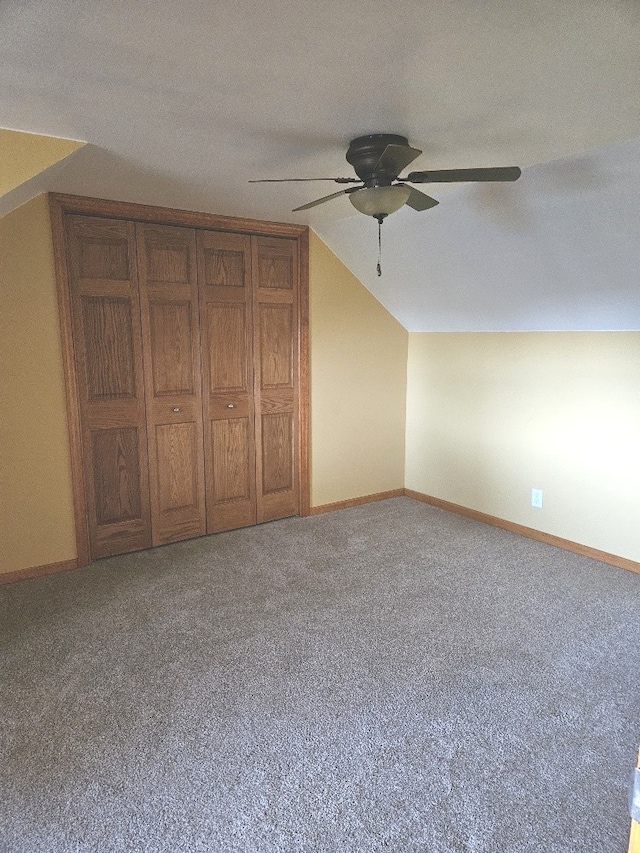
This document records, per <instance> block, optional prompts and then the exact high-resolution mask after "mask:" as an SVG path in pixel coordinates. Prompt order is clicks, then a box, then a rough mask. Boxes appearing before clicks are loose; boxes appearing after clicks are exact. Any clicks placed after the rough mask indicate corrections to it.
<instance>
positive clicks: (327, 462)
mask: <svg viewBox="0 0 640 853" xmlns="http://www.w3.org/2000/svg"><path fill="white" fill-rule="evenodd" d="M309 288H310V312H311V317H310V326H311V448H312V453H311V457H312V458H311V506H319V505H321V504H327V503H333V502H334V501H342V500H347V499H348V498H353V497H358V496H361V495H370V494H375V493H377V492H384V491H387V490H390V489H401V488H402V487H403V484H404V421H405V405H406V364H407V341H408V334H407V332H406V331H405V329H403V327H402V326H401V325H400V324H399V323H398V322H397V321H396V320H394V319H393V317H392V316H391V315H390V314H389V313H388V311H387V310H386V309H385V308H383V307H382V305H381V304H380V303H379V302H378V301H377V300H376V299H375V298H374V297H373V296H372V295H371V294H370V293H369V291H368V290H367V289H366V288H365V287H363V285H362V284H361V283H360V282H359V281H358V279H356V278H355V276H353V275H352V274H351V273H350V272H349V270H348V269H347V268H346V267H345V266H344V264H342V263H341V261H339V260H338V258H337V257H336V256H335V255H334V254H333V252H331V250H330V249H329V248H328V247H327V246H326V245H325V244H324V243H323V242H322V240H321V239H320V238H319V237H318V236H317V235H316V234H314V233H313V232H311V234H310V268H309Z"/></svg>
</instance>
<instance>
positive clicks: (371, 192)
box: [349, 184, 411, 216]
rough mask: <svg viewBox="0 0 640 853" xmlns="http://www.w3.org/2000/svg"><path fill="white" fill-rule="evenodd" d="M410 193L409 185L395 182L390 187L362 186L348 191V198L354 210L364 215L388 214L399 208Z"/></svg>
mask: <svg viewBox="0 0 640 853" xmlns="http://www.w3.org/2000/svg"><path fill="white" fill-rule="evenodd" d="M410 195H411V187H407V186H405V185H404V184H396V185H395V186H390V187H363V188H362V189H361V190H356V191H355V192H353V193H349V200H350V201H351V204H352V205H353V206H354V207H355V209H356V210H359V211H360V213H364V214H365V215H366V216H388V215H389V214H390V213H395V212H396V210H400V208H401V207H402V205H403V204H405V203H406V201H407V199H408V198H409V196H410Z"/></svg>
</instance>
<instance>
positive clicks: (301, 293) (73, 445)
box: [49, 193, 310, 566]
mask: <svg viewBox="0 0 640 853" xmlns="http://www.w3.org/2000/svg"><path fill="white" fill-rule="evenodd" d="M49 209H50V214H51V233H52V237H53V255H54V265H55V276H56V284H57V292H58V310H59V316H60V339H61V343H62V362H63V372H64V382H65V390H66V400H67V422H68V433H69V450H70V458H71V482H72V490H73V507H74V521H75V532H76V549H77V554H78V557H77V560H78V566H86V565H88V564H89V563H90V562H91V552H90V547H89V526H88V519H87V505H86V497H85V491H84V477H83V458H82V424H81V419H80V402H79V394H78V390H79V386H78V376H77V372H76V353H75V345H74V340H73V327H72V322H71V317H72V314H71V293H70V282H69V268H68V263H67V245H66V236H65V227H64V222H65V216H66V215H67V214H79V215H83V214H84V215H86V216H101V217H104V218H105V219H124V220H129V221H133V222H147V223H154V224H157V225H178V226H185V227H188V228H200V229H207V230H210V231H232V232H236V233H242V234H251V235H263V236H268V237H289V238H293V239H295V240H296V242H297V246H298V270H299V288H298V336H297V337H298V389H299V391H298V430H299V434H298V460H297V461H298V488H299V490H300V515H301V516H303V517H304V516H307V515H309V514H310V510H309V504H310V478H309V471H310V457H309V454H310V445H309V420H310V418H309V400H310V398H309V229H308V228H307V227H306V226H305V225H293V224H291V223H287V222H268V221H264V220H255V219H242V218H238V217H233V216H221V215H218V214H214V213H195V212H192V211H188V210H174V209H172V208H169V207H154V206H152V205H143V204H134V203H132V202H124V201H111V200H106V199H97V198H89V197H85V196H75V195H65V194H62V193H49Z"/></svg>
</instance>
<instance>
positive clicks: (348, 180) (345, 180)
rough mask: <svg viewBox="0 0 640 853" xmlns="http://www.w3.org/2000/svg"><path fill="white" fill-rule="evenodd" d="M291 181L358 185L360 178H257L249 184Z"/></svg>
mask: <svg viewBox="0 0 640 853" xmlns="http://www.w3.org/2000/svg"><path fill="white" fill-rule="evenodd" d="M291 181H335V182H336V184H359V183H360V178H257V179H254V180H252V181H249V183H250V184H283V183H290V182H291Z"/></svg>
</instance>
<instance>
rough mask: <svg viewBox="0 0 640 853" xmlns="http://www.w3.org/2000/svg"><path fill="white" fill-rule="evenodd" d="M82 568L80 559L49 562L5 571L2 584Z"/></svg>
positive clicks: (1, 577) (1, 575) (0, 575)
mask: <svg viewBox="0 0 640 853" xmlns="http://www.w3.org/2000/svg"><path fill="white" fill-rule="evenodd" d="M78 568H80V566H79V564H78V560H77V558H76V559H73V560H61V561H60V562H58V563H47V564H45V565H44V566H29V568H28V569H18V570H17V571H15V572H4V573H3V574H0V584H6V583H16V582H17V581H26V580H29V579H30V578H41V577H43V576H44V575H55V574H58V572H72V571H73V570H74V569H78Z"/></svg>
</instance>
